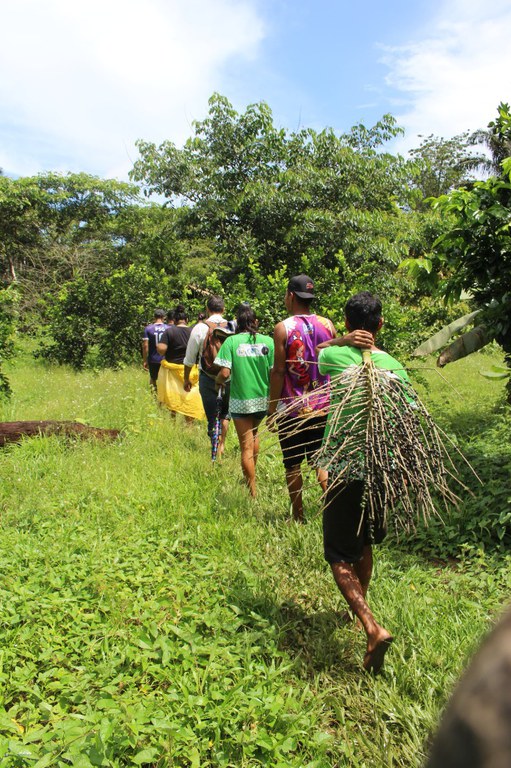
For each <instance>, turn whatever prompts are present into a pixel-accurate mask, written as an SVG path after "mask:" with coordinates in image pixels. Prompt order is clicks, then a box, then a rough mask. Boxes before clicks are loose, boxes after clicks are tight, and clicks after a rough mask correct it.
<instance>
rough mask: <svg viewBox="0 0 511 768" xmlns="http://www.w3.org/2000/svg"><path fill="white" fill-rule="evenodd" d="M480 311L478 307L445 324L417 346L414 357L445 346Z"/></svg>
mask: <svg viewBox="0 0 511 768" xmlns="http://www.w3.org/2000/svg"><path fill="white" fill-rule="evenodd" d="M480 311H481V310H480V309H477V310H476V311H475V312H470V313H469V314H468V315H463V317H459V318H458V319H457V320H454V321H453V322H452V323H449V325H446V326H444V327H443V328H441V329H440V330H439V331H438V332H437V333H435V334H434V335H433V336H431V337H430V338H429V339H427V340H426V341H424V342H423V343H422V344H421V345H420V346H419V347H417V349H414V351H413V352H412V354H413V355H414V357H422V356H424V355H431V354H432V353H433V352H436V351H437V350H439V349H441V348H442V347H445V345H446V344H447V342H448V341H449V339H450V338H451V336H454V334H455V333H458V331H461V330H462V328H465V327H466V326H467V325H469V323H471V322H472V320H473V319H474V317H476V315H478V314H479V312H480Z"/></svg>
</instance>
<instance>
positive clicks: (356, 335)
mask: <svg viewBox="0 0 511 768" xmlns="http://www.w3.org/2000/svg"><path fill="white" fill-rule="evenodd" d="M346 346H348V347H358V348H359V349H371V348H372V347H373V346H374V336H373V334H372V333H370V332H369V331H362V330H358V331H350V333H347V334H346V335H345V336H336V337H335V338H333V339H329V340H328V341H322V342H321V344H318V346H317V347H316V355H319V352H320V350H322V349H326V347H346Z"/></svg>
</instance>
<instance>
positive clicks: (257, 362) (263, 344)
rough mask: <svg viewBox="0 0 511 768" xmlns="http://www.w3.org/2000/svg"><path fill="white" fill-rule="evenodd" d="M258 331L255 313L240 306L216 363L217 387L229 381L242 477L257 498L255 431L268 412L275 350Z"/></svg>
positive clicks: (230, 407) (271, 342)
mask: <svg viewBox="0 0 511 768" xmlns="http://www.w3.org/2000/svg"><path fill="white" fill-rule="evenodd" d="M257 328H258V323H257V319H256V316H255V313H254V310H253V309H252V307H250V306H249V305H248V304H241V305H240V307H239V309H238V313H237V315H236V333H235V334H234V335H233V336H229V337H228V338H227V339H226V340H225V341H224V343H223V344H222V346H221V347H220V349H219V350H218V355H217V357H216V360H215V363H216V364H217V365H218V366H219V367H220V371H219V373H218V375H217V377H216V383H217V386H222V385H223V384H224V383H225V382H226V381H227V380H228V378H229V376H230V377H231V396H230V400H229V412H230V414H231V418H232V420H233V421H234V426H235V427H236V433H237V435H238V439H239V441H240V448H241V468H242V470H243V476H244V478H245V482H246V484H247V486H248V488H249V490H250V494H251V495H252V496H255V495H256V484H255V470H256V464H257V455H258V453H259V436H258V434H257V430H258V428H259V424H260V423H261V420H262V419H263V418H264V417H265V416H266V412H267V410H268V398H269V394H270V371H271V369H272V367H273V350H274V347H273V339H272V338H271V337H270V336H264V335H263V334H261V333H257Z"/></svg>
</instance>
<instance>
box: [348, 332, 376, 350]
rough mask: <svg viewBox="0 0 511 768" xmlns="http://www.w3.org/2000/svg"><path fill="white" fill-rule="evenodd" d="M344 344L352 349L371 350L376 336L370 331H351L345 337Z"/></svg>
mask: <svg viewBox="0 0 511 768" xmlns="http://www.w3.org/2000/svg"><path fill="white" fill-rule="evenodd" d="M344 343H345V344H347V345H349V346H350V347H359V349H371V347H372V346H373V345H374V336H373V334H372V333H370V332H369V331H362V330H357V331H351V332H350V333H348V334H346V336H345V337H344Z"/></svg>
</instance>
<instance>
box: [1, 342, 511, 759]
mask: <svg viewBox="0 0 511 768" xmlns="http://www.w3.org/2000/svg"><path fill="white" fill-rule="evenodd" d="M493 361H494V358H492V357H491V356H488V355H487V356H483V355H478V356H475V357H473V358H472V359H471V360H465V361H461V362H460V363H457V364H455V365H453V366H451V368H448V369H447V370H446V373H445V376H446V377H447V379H448V381H444V380H442V379H440V377H439V376H438V375H437V374H436V373H434V372H431V371H429V370H427V369H424V370H422V371H421V372H420V375H419V378H418V387H419V389H420V391H421V395H422V396H423V399H424V400H425V401H426V402H427V403H429V404H430V405H431V408H432V410H433V412H434V413H435V416H436V417H437V419H438V420H439V422H440V423H441V424H442V426H443V427H444V429H446V431H448V432H449V434H452V435H453V436H455V437H456V439H457V440H458V441H459V442H460V444H461V445H462V446H463V447H464V449H465V450H466V451H467V452H468V454H469V455H470V458H471V460H472V461H473V463H474V464H475V465H476V468H477V469H478V471H479V472H480V474H481V475H482V477H483V479H484V481H485V484H486V485H485V492H484V493H482V492H481V490H480V489H477V488H476V489H475V493H476V495H475V497H473V498H470V499H469V498H468V497H467V500H466V502H465V501H464V506H463V508H462V510H461V512H460V513H459V515H458V517H457V518H456V520H455V521H454V522H449V521H447V522H446V525H445V526H443V527H442V526H439V525H436V526H433V528H432V529H431V531H429V532H428V531H422V532H419V534H418V535H417V537H415V538H414V539H413V540H410V541H404V540H401V541H396V540H395V539H394V538H389V539H388V540H387V542H386V543H385V544H384V545H383V546H382V547H380V548H379V549H378V552H377V560H376V568H375V577H374V582H373V584H372V586H371V590H370V595H369V598H370V604H371V605H372V607H373V609H374V612H375V614H376V616H377V618H380V619H381V621H382V622H383V623H384V624H385V626H386V627H388V629H390V630H391V631H392V632H393V633H394V635H395V638H396V640H395V643H394V646H393V648H392V650H391V652H390V653H389V654H388V657H387V662H386V667H385V672H384V674H382V675H381V676H380V677H378V678H375V679H373V678H371V677H369V676H368V675H366V674H364V672H363V670H362V665H361V662H362V656H363V652H364V638H363V636H362V634H361V633H360V632H357V631H356V629H355V627H354V626H348V627H346V626H343V625H342V623H341V621H340V620H339V618H340V614H341V613H342V611H343V604H342V600H341V599H340V596H339V594H338V593H337V592H336V588H335V585H334V583H333V580H332V578H331V575H330V573H329V570H328V568H327V566H326V564H325V563H324V561H323V557H322V546H321V522H320V515H319V514H318V513H319V509H318V493H317V491H316V489H315V488H313V487H311V488H310V489H309V490H308V491H307V496H306V501H307V511H308V522H307V525H305V526H302V527H298V526H296V525H294V524H291V525H290V524H288V523H287V522H286V519H287V516H288V508H289V503H288V498H287V493H286V491H285V486H284V478H283V471H282V468H281V464H280V457H279V454H278V451H276V450H275V449H273V448H271V447H267V449H266V450H265V451H264V452H263V455H262V457H261V460H260V465H259V467H258V482H259V498H258V499H257V500H256V501H250V500H249V498H248V495H247V493H246V490H245V488H244V487H243V486H242V484H241V482H240V478H241V471H240V468H239V453H238V451H237V446H236V439H235V435H234V434H231V435H230V437H229V442H228V450H227V455H226V458H225V459H223V460H222V461H221V462H218V463H217V465H215V466H214V467H212V466H211V462H210V459H209V453H208V446H207V440H206V437H205V427H204V425H203V424H200V425H193V426H190V427H189V426H186V425H185V424H184V422H183V421H182V420H181V419H178V420H176V421H172V420H171V419H170V418H169V417H168V415H167V414H166V413H165V412H162V411H160V410H159V409H158V408H157V407H156V406H155V404H154V402H153V400H152V398H151V396H150V395H149V393H148V391H147V381H146V375H145V374H143V373H142V372H141V371H139V370H138V369H125V370H123V371H118V372H112V371H107V372H101V373H98V374H96V373H93V372H85V373H79V374H78V373H74V372H72V371H70V370H69V369H66V368H50V367H46V366H45V365H43V364H42V363H37V364H34V363H33V362H32V361H31V360H30V358H29V357H28V356H24V357H23V356H22V357H20V358H19V359H18V360H17V361H16V363H15V364H13V365H11V366H10V367H9V368H8V369H7V373H8V375H9V377H10V380H11V384H12V386H13V390H14V394H13V397H12V399H11V401H10V402H8V403H5V404H3V405H2V406H1V413H0V415H1V420H3V421H10V420H15V419H80V420H83V421H85V422H87V423H89V424H93V425H95V426H103V427H112V428H120V429H122V430H123V435H122V438H121V439H120V440H119V441H117V442H115V443H98V442H86V441H83V442H78V441H72V440H65V439H61V438H56V437H52V438H36V439H30V440H26V441H24V442H23V443H22V444H21V445H17V446H9V447H7V448H5V449H3V450H2V452H1V454H0V461H1V469H2V476H3V483H2V489H1V492H0V493H1V509H2V518H1V525H2V536H1V539H0V570H1V574H2V580H1V587H0V588H1V592H2V594H1V598H2V599H1V604H0V690H1V707H0V765H2V766H26V765H27V766H28V765H29V766H33V767H34V768H43V767H44V766H77V768H88V767H89V766H131V765H149V766H192V767H193V768H199V767H200V768H207V767H209V766H233V767H234V766H235V767H236V768H238V767H242V768H248V767H249V766H271V767H272V768H279V767H281V768H284V767H286V768H288V767H290V766H296V767H297V768H298V767H299V768H305V767H306V766H308V767H309V768H312V766H314V767H315V768H323V767H325V768H326V767H327V766H328V767H331V766H353V767H354V768H379V767H380V766H395V767H397V766H400V767H401V766H403V767H404V766H419V765H420V764H421V762H422V761H423V759H424V754H425V751H426V749H427V740H428V738H429V736H430V734H431V732H432V731H433V730H434V728H435V726H436V723H437V721H438V717H439V714H440V711H441V708H442V707H443V705H444V704H445V702H446V699H447V698H448V696H449V693H450V691H451V690H452V687H453V684H454V682H455V680H456V678H457V677H458V675H459V674H460V672H461V671H462V669H463V668H464V666H465V664H466V661H467V659H468V658H469V656H470V654H471V653H472V652H473V650H474V649H475V648H476V646H477V644H478V643H479V641H480V638H481V636H482V635H483V634H484V633H485V632H486V631H487V629H488V628H489V626H490V625H491V623H492V622H493V621H494V620H495V618H496V616H497V615H498V614H499V612H500V611H501V609H502V606H503V605H504V604H505V602H506V601H507V600H508V599H509V594H510V589H511V573H510V568H509V565H510V559H509V556H506V554H505V546H503V544H504V543H505V541H506V538H505V537H506V535H507V534H506V531H507V530H508V528H506V526H507V524H508V521H509V519H511V516H510V517H507V518H506V515H508V516H509V513H510V499H509V491H508V486H506V485H505V483H504V482H503V478H504V477H506V476H507V477H509V468H510V465H511V457H510V454H509V448H508V447H507V446H506V440H508V438H509V433H510V431H511V430H510V423H509V419H508V418H506V417H504V416H503V415H502V414H501V413H500V412H499V410H498V408H496V404H497V403H498V402H499V400H500V399H501V397H502V386H500V385H499V384H498V383H494V382H488V381H487V380H485V379H483V378H482V377H481V376H480V374H479V370H480V369H484V368H488V367H489V365H490V364H491V362H493ZM495 467H497V468H499V471H497V470H496V469H495ZM499 472H500V474H499ZM485 504H486V506H484V505H485ZM499 505H500V506H499ZM499 520H500V523H498V521H499ZM481 521H482V523H483V524H482V525H481ZM497 524H499V525H501V527H502V528H503V530H504V534H503V535H502V536H500V534H499V535H498V536H496V537H494V538H495V540H496V544H495V546H493V545H489V544H487V546H486V548H485V549H483V548H482V547H481V546H479V544H478V542H479V540H480V539H481V538H483V539H484V536H485V535H486V538H487V539H488V541H489V540H490V539H491V537H492V534H493V532H494V527H495V525H497ZM465 534H466V535H465ZM499 537H500V538H499ZM499 541H501V543H502V546H500V547H499ZM463 542H465V546H462V545H463Z"/></svg>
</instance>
